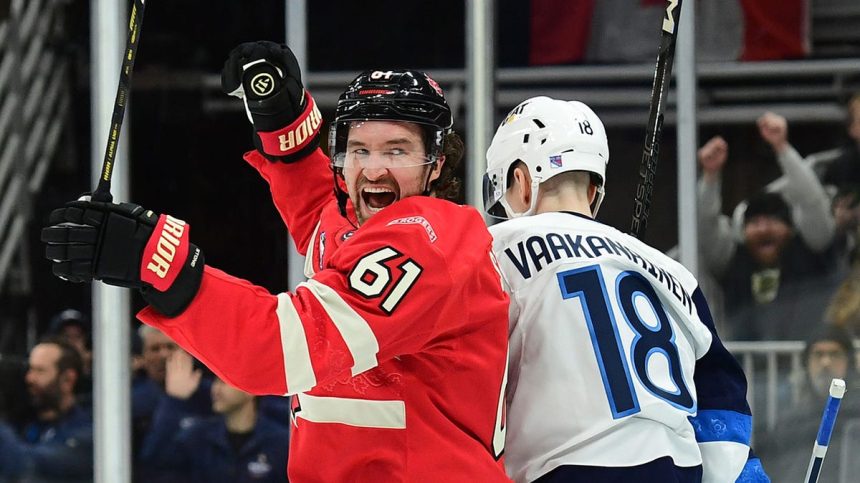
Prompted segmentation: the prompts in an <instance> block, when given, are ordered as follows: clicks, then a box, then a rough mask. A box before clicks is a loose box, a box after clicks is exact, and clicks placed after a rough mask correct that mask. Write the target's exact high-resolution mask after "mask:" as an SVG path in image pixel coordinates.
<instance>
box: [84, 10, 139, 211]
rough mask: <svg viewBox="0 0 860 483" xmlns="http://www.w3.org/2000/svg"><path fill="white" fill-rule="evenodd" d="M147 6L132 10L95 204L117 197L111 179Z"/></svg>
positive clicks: (94, 195) (94, 196)
mask: <svg viewBox="0 0 860 483" xmlns="http://www.w3.org/2000/svg"><path fill="white" fill-rule="evenodd" d="M144 6H145V0H134V5H132V7H131V15H130V16H129V20H128V39H127V41H126V44H125V55H124V56H123V59H122V68H121V69H120V72H119V85H117V88H116V99H115V100H114V103H113V115H112V116H111V125H110V132H109V133H108V139H107V146H106V147H105V156H104V161H103V162H102V171H101V174H100V175H99V182H98V185H97V186H96V189H95V191H93V195H92V199H93V201H104V202H110V201H112V200H113V195H111V192H110V180H111V177H112V176H113V168H114V164H115V163H116V150H117V146H118V145H119V135H120V131H121V130H122V121H123V119H124V118H125V106H126V104H127V103H128V98H129V95H130V94H131V73H132V70H133V69H134V59H135V57H137V45H138V43H139V42H140V28H141V26H142V25H143V10H144Z"/></svg>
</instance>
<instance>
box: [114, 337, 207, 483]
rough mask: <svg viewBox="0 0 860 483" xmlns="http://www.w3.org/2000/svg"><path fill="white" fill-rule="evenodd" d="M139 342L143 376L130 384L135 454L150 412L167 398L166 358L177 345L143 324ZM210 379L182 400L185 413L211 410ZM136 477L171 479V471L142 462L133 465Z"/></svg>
mask: <svg viewBox="0 0 860 483" xmlns="http://www.w3.org/2000/svg"><path fill="white" fill-rule="evenodd" d="M138 335H139V336H140V340H141V346H142V350H141V351H142V361H143V363H142V365H143V370H144V373H145V376H144V377H138V378H136V379H135V381H134V382H133V384H132V390H131V414H132V428H133V447H134V448H135V451H134V452H135V454H138V452H139V448H141V445H142V441H143V439H144V438H145V437H146V435H147V434H148V432H149V431H150V429H151V427H152V424H151V422H152V418H153V413H154V412H155V410H156V408H157V407H158V406H159V405H160V404H162V403H164V402H165V400H166V399H168V398H169V396H168V394H167V393H166V392H165V383H166V375H167V361H168V358H169V357H170V356H171V354H173V353H175V352H176V351H177V349H178V346H177V345H176V343H175V342H173V340H171V339H170V338H169V337H167V336H166V335H164V333H162V332H161V331H160V330H158V329H156V328H153V327H149V326H146V325H142V326H141V327H140V329H139V330H138ZM210 386H211V381H210V380H209V379H203V380H202V381H201V382H200V383H199V384H198V385H197V386H195V389H196V390H195V391H192V393H191V394H189V395H188V396H187V397H185V398H184V400H183V401H182V405H183V406H185V410H186V412H187V413H189V414H191V415H197V416H208V415H211V414H212V410H211V407H212V400H211V396H210ZM134 474H135V479H136V480H139V481H171V477H170V475H167V474H164V473H163V472H160V471H154V470H153V469H152V468H149V467H147V466H145V465H135V469H134Z"/></svg>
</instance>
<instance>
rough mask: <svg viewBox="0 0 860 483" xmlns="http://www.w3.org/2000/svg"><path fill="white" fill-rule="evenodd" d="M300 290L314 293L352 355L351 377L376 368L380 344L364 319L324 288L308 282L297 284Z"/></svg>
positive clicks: (311, 281)
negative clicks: (301, 288)
mask: <svg viewBox="0 0 860 483" xmlns="http://www.w3.org/2000/svg"><path fill="white" fill-rule="evenodd" d="M299 287H304V288H305V289H307V290H308V291H309V292H310V293H311V294H313V296H314V297H315V298H316V299H317V300H318V301H319V303H320V305H321V306H322V308H323V310H325V311H326V313H327V314H328V316H329V319H331V321H332V323H333V324H334V326H335V327H337V330H338V332H340V336H341V337H342V338H343V341H344V343H346V346H347V348H348V349H349V352H350V354H352V360H353V366H352V375H353V376H355V375H357V374H361V373H362V372H364V371H366V370H368V369H372V368H374V367H376V366H377V365H379V362H378V361H377V359H376V354H377V353H378V352H379V342H378V341H377V340H376V335H374V333H373V330H371V328H370V325H369V324H368V323H367V321H366V320H364V319H363V318H362V317H361V316H360V315H358V313H357V312H356V311H355V310H353V309H352V307H350V306H349V304H347V303H346V302H345V301H344V300H343V298H341V296H340V295H338V293H337V292H335V291H334V290H333V289H332V288H330V287H329V286H327V285H324V284H322V283H320V282H317V281H316V280H313V279H311V280H308V281H307V282H304V283H300V284H299Z"/></svg>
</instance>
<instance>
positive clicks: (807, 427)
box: [757, 325, 860, 483]
mask: <svg viewBox="0 0 860 483" xmlns="http://www.w3.org/2000/svg"><path fill="white" fill-rule="evenodd" d="M803 364H804V377H803V379H802V380H801V381H800V383H799V384H800V387H798V388H797V391H796V394H797V395H798V398H797V400H795V401H794V402H793V404H792V405H791V406H789V407H788V408H786V409H785V411H783V412H782V413H781V414H780V417H779V420H778V421H777V424H776V429H775V430H774V431H773V432H772V433H771V434H767V435H765V437H764V438H762V439H763V441H762V444H761V445H760V446H759V447H758V448H757V449H758V450H759V452H760V454H759V456H760V457H761V459H762V461H763V462H764V464H766V465H767V467H768V469H769V471H770V476H771V478H772V479H773V481H791V480H797V479H799V478H800V477H802V475H804V474H805V472H806V466H807V464H808V463H809V456H810V453H811V448H812V443H813V441H814V440H815V436H816V434H817V431H818V425H819V423H820V421H821V412H822V410H823V408H824V403H825V402H826V401H827V396H828V393H829V389H830V381H831V380H832V379H833V378H840V379H844V380H845V381H846V384H847V387H848V389H849V392H848V393H847V394H848V396H846V397H845V398H844V399H843V401H842V405H841V407H840V410H839V419H838V421H837V424H836V427H835V430H834V433H833V436H832V437H831V439H830V447H829V448H828V450H827V460H826V462H825V467H824V469H823V471H822V473H821V478H820V479H819V482H821V483H828V482H833V483H836V482H838V481H839V479H838V476H839V473H840V471H839V467H840V465H841V464H843V462H842V461H840V460H841V456H842V454H843V452H842V451H841V448H840V445H841V444H842V442H843V439H842V433H843V429H844V428H846V427H847V426H848V424H849V422H850V420H851V419H853V418H857V417H858V416H860V404H858V399H857V398H854V397H850V394H851V392H850V391H851V390H852V388H854V389H855V390H856V388H857V363H856V360H855V355H854V345H853V343H852V340H851V338H850V337H849V335H848V333H847V332H845V331H844V330H843V329H841V328H839V327H835V326H830V325H824V326H821V327H819V329H818V330H817V331H816V332H815V333H814V334H813V335H812V336H811V337H810V338H809V339H808V340H807V343H806V348H805V349H804V352H803Z"/></svg>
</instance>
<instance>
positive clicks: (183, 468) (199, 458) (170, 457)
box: [141, 351, 289, 483]
mask: <svg viewBox="0 0 860 483" xmlns="http://www.w3.org/2000/svg"><path fill="white" fill-rule="evenodd" d="M199 377H200V374H199V370H195V369H194V368H193V360H192V358H191V356H189V355H188V354H186V353H185V352H183V351H177V352H176V353H175V354H173V355H172V356H171V358H170V360H169V361H168V379H170V380H171V381H172V384H171V386H173V387H185V388H186V390H185V392H186V393H188V392H191V391H192V388H194V387H195V385H196V383H197V381H198V380H199ZM181 381H186V382H187V383H186V384H183V383H181ZM212 410H213V412H215V413H216V414H217V415H216V416H214V417H209V418H201V417H194V416H191V415H189V414H188V412H187V411H186V410H185V407H184V406H183V405H182V404H181V399H180V398H178V397H171V398H168V399H166V400H164V401H163V402H162V403H161V404H160V405H159V406H158V408H157V409H156V411H155V413H154V415H153V419H152V427H151V430H150V433H149V434H148V435H147V437H146V439H145V440H144V443H143V448H142V450H141V463H142V464H144V465H147V466H150V467H151V468H152V469H154V470H163V471H173V472H175V474H176V475H177V478H178V480H177V481H186V482H189V481H190V482H207V483H208V482H225V483H227V482H230V483H242V482H255V483H257V482H283V481H286V462H287V448H288V446H289V430H288V427H287V426H285V425H284V424H283V423H282V422H276V421H273V420H270V419H268V418H267V417H265V416H263V415H261V414H260V411H259V410H258V400H257V398H256V397H255V396H253V395H251V394H248V393H246V392H243V391H240V390H238V389H235V388H233V387H231V386H229V385H227V384H226V383H225V382H223V381H221V380H220V379H215V380H214V381H213V383H212Z"/></svg>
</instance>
